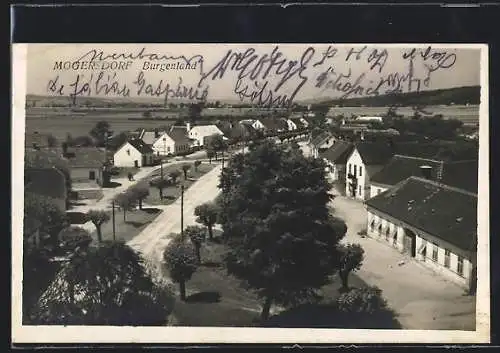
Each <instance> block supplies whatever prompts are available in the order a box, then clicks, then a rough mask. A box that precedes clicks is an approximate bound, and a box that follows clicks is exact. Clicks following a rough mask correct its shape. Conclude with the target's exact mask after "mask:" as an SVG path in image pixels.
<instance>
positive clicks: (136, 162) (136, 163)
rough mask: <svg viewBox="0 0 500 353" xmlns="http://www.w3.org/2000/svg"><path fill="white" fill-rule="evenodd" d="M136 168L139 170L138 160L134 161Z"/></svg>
mask: <svg viewBox="0 0 500 353" xmlns="http://www.w3.org/2000/svg"><path fill="white" fill-rule="evenodd" d="M134 167H136V168H139V161H138V160H135V161H134Z"/></svg>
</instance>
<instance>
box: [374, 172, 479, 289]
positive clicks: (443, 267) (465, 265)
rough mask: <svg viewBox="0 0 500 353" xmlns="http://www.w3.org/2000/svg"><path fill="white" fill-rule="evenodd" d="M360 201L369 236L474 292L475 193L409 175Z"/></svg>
mask: <svg viewBox="0 0 500 353" xmlns="http://www.w3.org/2000/svg"><path fill="white" fill-rule="evenodd" d="M365 204H366V208H367V235H368V236H369V237H371V238H374V239H377V240H379V241H382V242H385V243H387V244H389V245H390V246H393V247H394V248H396V249H398V250H399V251H401V252H402V253H406V254H408V255H409V256H410V257H411V258H413V259H415V260H417V261H420V262H421V263H423V264H424V265H426V266H428V267H429V268H431V269H433V270H434V271H436V272H438V273H440V274H441V275H443V276H445V277H447V278H448V279H450V280H452V281H454V282H455V283H457V284H459V285H461V286H463V287H464V288H467V289H469V290H470V291H472V292H474V291H475V287H476V249H477V193H472V192H469V191H466V190H463V189H460V188H454V187H451V186H448V185H444V184H442V183H438V182H435V181H433V180H429V179H425V178H420V177H415V176H411V177H409V178H407V179H405V180H403V181H401V182H400V183H398V184H396V185H395V186H394V187H392V188H390V189H388V190H386V191H384V192H382V193H381V194H379V195H376V196H375V197H373V198H371V199H369V200H367V201H366V202H365Z"/></svg>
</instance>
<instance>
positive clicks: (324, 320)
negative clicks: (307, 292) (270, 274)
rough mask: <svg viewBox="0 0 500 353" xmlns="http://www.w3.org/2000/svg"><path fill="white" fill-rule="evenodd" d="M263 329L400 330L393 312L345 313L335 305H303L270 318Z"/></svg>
mask: <svg viewBox="0 0 500 353" xmlns="http://www.w3.org/2000/svg"><path fill="white" fill-rule="evenodd" d="M262 326H263V327H284V328H344V329H401V328H402V327H401V324H400V323H399V322H398V320H397V319H396V317H395V314H394V312H392V311H391V310H385V311H382V312H378V313H374V314H367V313H346V312H342V311H340V310H339V309H338V308H337V306H336V305H335V304H303V305H300V306H297V307H295V308H292V309H288V310H286V311H284V312H282V313H280V314H277V315H274V316H272V317H271V318H270V319H269V320H268V321H267V322H266V323H263V324H262Z"/></svg>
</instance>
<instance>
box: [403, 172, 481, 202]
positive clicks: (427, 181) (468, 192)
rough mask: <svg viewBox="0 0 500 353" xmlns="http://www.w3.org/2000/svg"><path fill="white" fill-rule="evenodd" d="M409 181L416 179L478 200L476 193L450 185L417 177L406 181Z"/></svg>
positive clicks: (411, 177)
mask: <svg viewBox="0 0 500 353" xmlns="http://www.w3.org/2000/svg"><path fill="white" fill-rule="evenodd" d="M409 179H415V180H418V181H423V182H424V183H427V184H432V185H434V186H437V187H440V188H443V189H448V190H450V191H456V192H459V193H461V194H464V195H469V196H474V197H476V198H477V193H474V192H471V191H467V190H465V189H462V188H457V187H455V186H450V185H447V184H443V183H442V182H439V181H434V180H429V179H425V178H421V177H417V176H414V175H412V176H410V177H408V178H407V179H406V180H409Z"/></svg>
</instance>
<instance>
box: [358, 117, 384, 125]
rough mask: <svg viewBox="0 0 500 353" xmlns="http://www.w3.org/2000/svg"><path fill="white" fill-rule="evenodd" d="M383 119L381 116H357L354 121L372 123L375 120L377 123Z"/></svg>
mask: <svg viewBox="0 0 500 353" xmlns="http://www.w3.org/2000/svg"><path fill="white" fill-rule="evenodd" d="M383 121H384V119H383V118H382V117H381V116H358V117H357V118H356V119H355V122H360V123H372V122H377V123H382V122H383Z"/></svg>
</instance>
